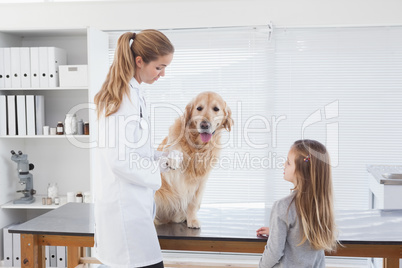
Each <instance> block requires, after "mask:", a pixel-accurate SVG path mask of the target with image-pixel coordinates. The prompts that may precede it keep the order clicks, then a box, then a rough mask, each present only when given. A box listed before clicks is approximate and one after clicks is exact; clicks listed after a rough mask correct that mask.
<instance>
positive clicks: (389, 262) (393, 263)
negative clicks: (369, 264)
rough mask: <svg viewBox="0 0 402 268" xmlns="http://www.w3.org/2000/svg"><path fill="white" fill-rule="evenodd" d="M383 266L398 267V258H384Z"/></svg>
mask: <svg viewBox="0 0 402 268" xmlns="http://www.w3.org/2000/svg"><path fill="white" fill-rule="evenodd" d="M383 267H384V268H399V259H398V258H384V262H383Z"/></svg>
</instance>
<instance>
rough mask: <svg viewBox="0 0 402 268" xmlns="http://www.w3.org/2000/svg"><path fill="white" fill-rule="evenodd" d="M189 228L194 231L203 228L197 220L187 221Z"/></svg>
mask: <svg viewBox="0 0 402 268" xmlns="http://www.w3.org/2000/svg"><path fill="white" fill-rule="evenodd" d="M187 227H188V228H192V229H199V228H201V223H200V221H199V220H197V219H193V220H187Z"/></svg>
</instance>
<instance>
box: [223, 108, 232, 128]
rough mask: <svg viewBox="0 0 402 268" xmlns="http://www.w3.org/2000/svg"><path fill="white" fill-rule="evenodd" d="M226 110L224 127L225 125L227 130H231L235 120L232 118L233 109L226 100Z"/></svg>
mask: <svg viewBox="0 0 402 268" xmlns="http://www.w3.org/2000/svg"><path fill="white" fill-rule="evenodd" d="M224 111H225V119H223V124H222V127H224V128H225V129H226V130H227V131H229V132H230V130H231V129H232V126H233V125H234V121H233V119H232V110H230V108H229V106H228V105H227V103H226V102H225V110H224Z"/></svg>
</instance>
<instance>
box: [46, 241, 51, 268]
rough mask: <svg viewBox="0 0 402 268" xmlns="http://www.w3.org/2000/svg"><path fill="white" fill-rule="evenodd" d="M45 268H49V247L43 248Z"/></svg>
mask: <svg viewBox="0 0 402 268" xmlns="http://www.w3.org/2000/svg"><path fill="white" fill-rule="evenodd" d="M45 267H50V253H49V246H46V247H45Z"/></svg>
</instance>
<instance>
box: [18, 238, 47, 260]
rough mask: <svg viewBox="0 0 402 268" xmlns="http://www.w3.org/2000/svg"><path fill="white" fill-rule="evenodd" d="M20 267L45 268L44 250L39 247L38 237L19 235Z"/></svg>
mask: <svg viewBox="0 0 402 268" xmlns="http://www.w3.org/2000/svg"><path fill="white" fill-rule="evenodd" d="M21 267H27V268H28V267H29V268H45V267H46V266H45V250H44V248H43V246H41V245H39V236H38V235H33V234H21Z"/></svg>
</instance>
